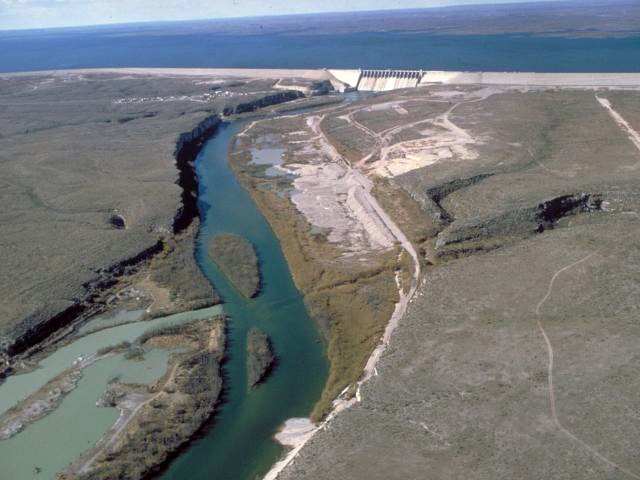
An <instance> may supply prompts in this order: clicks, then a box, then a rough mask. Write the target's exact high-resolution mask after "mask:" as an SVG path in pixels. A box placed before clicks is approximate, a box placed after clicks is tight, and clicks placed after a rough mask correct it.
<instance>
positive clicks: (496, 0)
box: [0, 0, 622, 33]
mask: <svg viewBox="0 0 640 480" xmlns="http://www.w3.org/2000/svg"><path fill="white" fill-rule="evenodd" d="M601 1H602V0H592V1H591V2H588V3H600V2H601ZM621 1H622V0H621ZM552 2H554V3H556V4H558V3H560V4H571V3H578V4H584V3H585V2H583V1H580V0H560V1H556V0H530V1H526V2H517V1H514V0H508V1H500V0H493V1H492V0H487V1H486V2H483V3H461V4H456V5H432V6H424V7H419V8H403V7H395V8H394V7H390V8H380V9H374V10H337V11H335V10H334V11H317V12H307V13H289V14H287V13H284V14H273V15H237V16H229V17H203V18H191V19H180V20H144V21H132V22H105V23H94V24H82V25H65V26H55V27H25V28H2V27H0V33H10V32H30V31H31V32H37V31H43V30H74V29H86V28H101V27H126V26H135V25H149V26H151V25H163V24H171V23H192V22H216V21H219V22H224V21H234V20H236V21H237V20H251V19H275V18H290V17H310V16H318V15H350V14H366V13H385V12H420V11H425V10H445V9H452V10H453V9H464V8H482V7H492V6H498V5H499V6H503V7H508V6H525V5H535V4H548V3H552Z"/></svg>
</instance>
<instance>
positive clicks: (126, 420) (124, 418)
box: [79, 363, 180, 473]
mask: <svg viewBox="0 0 640 480" xmlns="http://www.w3.org/2000/svg"><path fill="white" fill-rule="evenodd" d="M179 366H180V363H176V364H175V365H174V366H173V368H172V369H171V373H169V376H168V377H167V381H166V382H164V385H163V386H162V388H161V389H160V391H159V392H158V393H156V394H155V395H153V396H151V397H149V398H148V399H146V400H145V401H144V402H140V404H139V405H138V406H137V407H135V408H134V409H133V410H131V412H129V414H126V413H125V412H124V410H121V412H120V417H119V418H118V420H116V424H115V425H117V427H116V428H115V430H113V431H112V432H110V434H109V439H108V440H107V441H106V442H105V443H104V444H103V445H102V446H101V447H100V448H99V449H98V451H97V452H96V453H95V454H94V455H93V456H92V457H91V458H90V459H89V460H87V461H86V462H85V463H84V465H82V467H80V469H79V472H80V473H87V472H88V471H89V469H90V468H91V466H92V465H93V463H94V462H95V461H96V459H97V458H98V456H99V455H100V454H101V453H102V452H104V451H106V450H107V449H108V448H109V447H111V446H112V445H114V444H115V443H116V442H117V441H118V440H120V438H121V434H122V432H123V430H124V429H125V428H126V427H127V425H129V424H130V423H131V421H132V420H133V419H134V418H135V417H136V415H137V414H138V412H140V410H141V409H142V408H143V407H145V406H146V405H149V403H151V402H153V401H154V400H155V399H156V398H158V397H160V396H161V395H162V394H164V393H165V392H164V391H165V388H166V387H167V386H169V385H170V384H171V383H172V382H173V379H174V378H175V375H176V371H177V370H178V367H179ZM115 425H114V426H115Z"/></svg>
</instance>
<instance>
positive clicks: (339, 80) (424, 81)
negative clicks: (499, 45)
mask: <svg viewBox="0 0 640 480" xmlns="http://www.w3.org/2000/svg"><path fill="white" fill-rule="evenodd" d="M328 72H329V73H330V74H331V76H332V83H333V84H334V87H337V89H338V90H342V91H345V90H359V91H363V92H387V91H390V90H398V89H402V88H416V87H419V86H425V85H503V86H505V85H508V86H523V87H565V88H599V87H618V88H638V86H640V74H639V73H539V72H456V71H441V70H362V69H359V70H334V69H330V70H328Z"/></svg>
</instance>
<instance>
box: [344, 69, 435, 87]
mask: <svg viewBox="0 0 640 480" xmlns="http://www.w3.org/2000/svg"><path fill="white" fill-rule="evenodd" d="M422 75H423V72H422V71H421V70H363V71H362V72H361V74H360V80H359V81H358V85H357V87H356V88H357V89H358V90H361V91H363V92H386V91H389V90H397V89H400V88H415V87H417V86H418V84H419V83H420V81H421V80H422Z"/></svg>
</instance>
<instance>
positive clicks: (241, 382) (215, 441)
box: [162, 121, 328, 480]
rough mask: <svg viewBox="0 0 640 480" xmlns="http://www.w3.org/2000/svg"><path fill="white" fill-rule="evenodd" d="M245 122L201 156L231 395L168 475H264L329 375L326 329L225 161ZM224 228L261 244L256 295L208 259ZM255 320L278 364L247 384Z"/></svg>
mask: <svg viewBox="0 0 640 480" xmlns="http://www.w3.org/2000/svg"><path fill="white" fill-rule="evenodd" d="M244 123H246V121H236V122H232V123H223V124H221V125H220V127H219V129H218V131H217V133H216V134H215V136H214V137H213V138H211V139H210V140H209V141H208V142H207V143H206V145H205V146H204V148H203V149H202V151H201V152H200V155H199V156H198V158H197V160H196V173H197V175H198V181H199V198H198V208H199V211H200V217H201V227H200V233H199V236H198V242H197V247H196V258H197V260H198V263H199V265H200V267H201V268H202V270H203V272H204V274H205V275H206V276H207V278H208V279H209V281H211V282H212V283H213V285H214V286H215V288H216V289H217V291H218V292H219V293H220V295H221V296H222V298H223V299H224V302H225V305H224V310H225V313H227V314H228V315H229V316H230V317H231V319H230V321H229V337H228V338H229V345H228V361H227V363H226V364H225V372H224V377H225V389H226V393H225V399H224V403H223V404H222V405H221V407H220V408H219V409H218V410H217V414H216V415H215V418H214V420H213V422H212V424H211V425H210V426H209V427H208V428H207V429H206V431H205V432H204V434H203V435H202V436H201V438H199V439H197V440H195V441H194V442H193V443H192V444H191V446H190V447H189V448H188V449H187V450H186V451H185V452H183V454H182V455H180V456H178V457H177V458H176V459H175V460H174V461H173V462H171V464H170V465H169V466H168V468H167V470H166V471H165V472H164V473H163V475H162V478H163V479H171V480H184V479H185V478H189V479H193V480H197V479H207V480H209V479H211V478H215V479H216V480H243V479H245V480H249V479H250V480H254V479H255V478H257V477H260V476H262V475H264V474H265V473H266V472H267V471H268V470H269V468H270V467H271V465H272V464H273V463H275V461H276V460H277V458H278V457H279V456H280V454H281V453H282V451H281V448H280V447H279V446H278V445H277V444H276V443H275V442H274V441H273V435H274V433H275V432H276V430H277V428H278V426H280V425H281V424H282V423H283V422H284V421H285V420H286V419H288V418H290V417H304V416H308V415H309V413H310V411H311V409H312V407H313V405H314V403H315V402H316V401H317V399H318V398H319V397H320V393H321V391H322V388H323V386H324V383H325V381H326V378H327V371H328V363H327V359H326V357H325V354H324V348H323V345H322V342H321V339H320V335H319V333H318V331H317V329H316V326H315V325H314V323H313V321H312V320H311V319H310V318H309V316H308V314H307V311H306V309H305V306H304V303H303V299H302V296H301V295H300V293H299V292H298V290H297V289H296V287H295V285H294V283H293V280H292V278H291V274H290V272H289V268H288V265H287V262H286V260H285V258H284V255H283V254H282V250H281V248H280V244H279V242H278V239H277V238H276V236H275V235H274V233H273V231H272V230H271V227H270V226H269V224H268V223H267V221H266V220H265V218H264V217H263V216H262V214H261V213H260V211H259V210H258V208H257V207H256V205H255V204H254V203H253V200H252V199H251V197H250V195H249V194H248V193H247V192H246V191H245V190H244V189H243V188H242V186H241V185H240V184H239V183H238V182H237V180H236V178H235V176H234V174H233V172H232V171H231V168H230V167H229V164H228V161H227V155H228V148H229V144H230V142H231V141H232V139H233V136H234V135H235V134H236V133H237V132H238V131H239V129H240V128H241V127H242V125H243V124H244ZM223 232H231V233H235V234H238V235H241V236H243V237H245V238H246V239H247V240H249V241H251V242H252V243H253V245H254V246H255V248H256V251H257V253H258V256H259V258H260V269H261V275H262V290H261V293H260V295H258V297H257V298H254V299H250V300H247V299H245V298H243V297H242V296H241V295H239V294H238V293H237V292H236V291H235V290H234V289H233V288H232V287H231V285H230V284H229V283H228V282H227V280H226V279H225V277H224V275H223V274H222V273H221V272H220V270H218V268H217V267H216V266H215V264H214V263H213V262H211V261H210V260H209V258H208V255H207V242H208V241H209V239H210V237H211V236H212V235H215V234H218V233H223ZM252 326H256V327H258V328H260V329H262V330H264V331H265V332H267V333H268V334H269V335H270V337H271V339H272V341H273V347H274V350H275V353H276V354H277V356H278V365H277V367H276V369H275V371H274V372H273V374H272V375H271V376H270V377H269V378H268V380H267V382H266V383H265V384H263V385H261V386H259V387H258V388H256V389H252V390H249V389H248V387H247V377H246V357H245V348H246V334H247V331H248V329H249V328H250V327H252Z"/></svg>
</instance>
